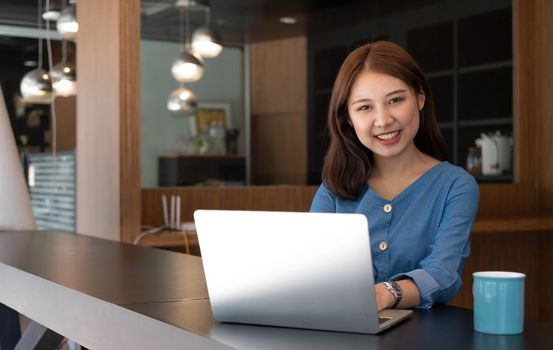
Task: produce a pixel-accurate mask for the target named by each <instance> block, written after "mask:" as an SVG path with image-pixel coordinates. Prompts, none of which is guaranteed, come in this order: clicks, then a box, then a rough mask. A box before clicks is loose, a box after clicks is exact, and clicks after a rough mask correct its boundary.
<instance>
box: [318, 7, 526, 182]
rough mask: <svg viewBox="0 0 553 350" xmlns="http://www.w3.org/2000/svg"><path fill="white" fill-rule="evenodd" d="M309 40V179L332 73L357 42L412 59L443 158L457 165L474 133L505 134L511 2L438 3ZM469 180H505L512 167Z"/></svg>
mask: <svg viewBox="0 0 553 350" xmlns="http://www.w3.org/2000/svg"><path fill="white" fill-rule="evenodd" d="M367 38H369V39H367ZM309 39H310V40H309V56H308V57H309V63H310V65H309V66H310V71H309V81H310V82H311V83H310V85H309V140H310V147H309V183H310V184H317V183H320V180H321V179H320V172H321V168H322V164H323V160H324V156H325V153H326V149H327V147H328V132H327V130H326V118H327V108H328V102H329V99H330V94H331V91H332V86H333V83H334V79H335V77H336V73H337V71H338V68H339V66H340V65H341V63H342V62H343V60H344V58H345V57H346V56H347V53H349V52H350V51H351V50H353V49H355V48H356V47H357V46H358V45H359V44H360V43H361V42H367V41H376V40H381V39H387V40H391V41H394V42H396V43H397V44H399V45H401V46H403V47H404V48H406V49H407V51H409V53H411V55H412V56H413V57H414V58H415V60H416V61H417V62H418V63H419V65H420V66H421V68H422V70H423V71H424V72H425V74H426V76H427V78H428V81H429V83H430V86H431V89H432V92H433V94H434V100H435V104H436V106H435V107H436V113H437V118H438V123H439V125H440V128H441V129H442V131H443V134H444V137H445V139H446V144H447V147H448V155H449V161H450V162H452V163H454V164H457V165H460V166H465V162H466V159H467V154H468V149H469V147H472V146H475V145H474V140H475V139H476V138H478V137H479V136H480V134H481V133H488V132H495V131H500V132H501V134H503V135H509V136H510V135H513V78H512V77H513V61H512V50H513V45H512V4H511V1H508V0H505V1H476V0H467V1H464V2H463V3H462V4H460V3H458V2H455V1H453V0H449V1H443V2H442V3H440V4H430V5H428V6H425V7H421V8H418V9H416V10H413V11H410V12H406V13H402V14H394V15H390V16H387V17H385V18H379V19H375V20H374V21H366V22H365V23H363V24H361V25H359V24H357V25H355V26H352V27H351V28H350V29H348V28H341V29H340V30H336V31H334V32H332V31H328V32H325V33H312V34H311V36H310V38H309ZM515 141H516V140H515ZM477 178H478V179H479V180H480V181H500V182H504V181H507V182H509V181H512V180H513V177H512V172H511V173H510V174H503V175H502V176H494V177H480V176H478V177H477Z"/></svg>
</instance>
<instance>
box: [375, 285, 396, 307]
mask: <svg viewBox="0 0 553 350" xmlns="http://www.w3.org/2000/svg"><path fill="white" fill-rule="evenodd" d="M375 289H376V304H377V308H378V311H380V310H383V309H389V308H391V307H392V306H393V305H394V303H395V298H394V296H393V295H392V293H390V291H389V290H388V288H387V287H386V285H385V284H384V283H382V282H381V283H377V284H376V285H375Z"/></svg>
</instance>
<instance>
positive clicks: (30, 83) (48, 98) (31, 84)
mask: <svg viewBox="0 0 553 350" xmlns="http://www.w3.org/2000/svg"><path fill="white" fill-rule="evenodd" d="M41 12H42V6H41V1H40V0H39V2H38V30H39V31H41V30H42V20H41ZM37 61H38V65H37V68H36V69H33V70H32V71H30V72H28V73H27V74H25V75H24V76H23V79H22V80H21V84H20V90H21V96H22V97H23V100H24V101H25V102H28V103H35V104H49V103H51V102H52V81H51V79H50V74H48V72H47V71H46V70H44V69H42V37H39V39H38V60H37Z"/></svg>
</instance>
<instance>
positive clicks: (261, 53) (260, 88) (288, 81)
mask: <svg viewBox="0 0 553 350" xmlns="http://www.w3.org/2000/svg"><path fill="white" fill-rule="evenodd" d="M251 77H252V81H251V91H252V99H251V104H252V105H251V108H252V113H253V114H274V113H305V112H306V111H307V38H306V37H305V36H298V37H293V38H287V39H279V40H270V41H263V42H255V43H252V44H251Z"/></svg>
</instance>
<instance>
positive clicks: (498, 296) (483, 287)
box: [472, 271, 526, 334]
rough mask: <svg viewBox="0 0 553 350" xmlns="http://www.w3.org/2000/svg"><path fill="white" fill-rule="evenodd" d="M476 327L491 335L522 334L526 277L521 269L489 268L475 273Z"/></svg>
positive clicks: (473, 291) (473, 287) (478, 330)
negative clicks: (490, 269)
mask: <svg viewBox="0 0 553 350" xmlns="http://www.w3.org/2000/svg"><path fill="white" fill-rule="evenodd" d="M472 276H473V278H474V284H473V286H472V295H473V297H474V330H476V331H477V332H481V333H490V334H519V333H522V332H523V330H524V279H525V278H526V275H525V274H523V273H519V272H505V271H485V272H475V273H473V274H472Z"/></svg>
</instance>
